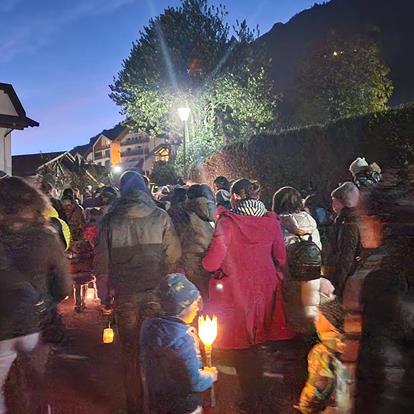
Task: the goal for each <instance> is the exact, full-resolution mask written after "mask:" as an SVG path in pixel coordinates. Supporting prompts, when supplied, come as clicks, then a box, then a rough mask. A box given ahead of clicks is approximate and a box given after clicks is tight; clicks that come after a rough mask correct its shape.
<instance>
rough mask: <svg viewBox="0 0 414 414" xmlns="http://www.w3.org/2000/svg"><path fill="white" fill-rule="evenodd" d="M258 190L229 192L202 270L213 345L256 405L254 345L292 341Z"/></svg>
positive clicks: (275, 229) (241, 183) (279, 265)
mask: <svg viewBox="0 0 414 414" xmlns="http://www.w3.org/2000/svg"><path fill="white" fill-rule="evenodd" d="M259 190H260V187H259V185H258V184H257V183H256V182H250V181H249V180H247V179H241V180H238V181H236V182H235V183H234V184H233V186H232V188H231V203H232V207H233V209H232V211H231V212H230V211H227V210H222V211H220V213H219V218H218V221H217V225H216V230H215V233H214V236H213V239H212V242H211V244H210V247H209V250H208V252H207V255H206V256H205V257H204V259H203V266H204V268H205V269H206V270H207V271H209V272H218V271H219V272H218V273H219V274H220V275H221V276H222V278H220V279H217V278H215V279H211V282H210V302H209V303H208V304H207V306H206V309H207V312H208V313H210V314H212V313H214V314H215V315H217V317H218V320H219V335H218V338H217V342H216V345H217V347H219V348H222V349H231V350H233V354H234V362H235V367H236V370H237V373H238V376H239V380H240V386H241V389H242V393H243V394H244V395H243V397H244V400H245V401H246V403H247V404H248V406H252V408H251V409H252V412H255V411H254V410H255V404H256V402H257V401H259V398H260V396H259V393H260V382H261V378H262V369H261V366H260V364H259V358H258V357H257V355H256V348H255V345H258V344H261V343H264V342H266V341H271V340H284V339H290V338H292V337H293V336H294V333H293V331H291V330H290V329H289V328H288V327H287V325H286V321H285V315H284V309H283V301H282V279H283V269H284V267H285V265H286V249H285V243H284V239H283V234H282V230H281V227H280V221H279V219H278V217H277V215H276V214H275V213H273V212H267V210H266V207H265V206H264V204H263V203H262V202H261V201H259V200H258V194H259Z"/></svg>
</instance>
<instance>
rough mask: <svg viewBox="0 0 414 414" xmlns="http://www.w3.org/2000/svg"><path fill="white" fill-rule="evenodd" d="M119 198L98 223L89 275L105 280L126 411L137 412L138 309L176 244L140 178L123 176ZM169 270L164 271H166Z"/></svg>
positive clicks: (174, 256)
mask: <svg viewBox="0 0 414 414" xmlns="http://www.w3.org/2000/svg"><path fill="white" fill-rule="evenodd" d="M120 192H121V198H120V199H119V200H118V202H117V203H116V204H115V205H114V206H113V208H112V209H111V210H110V211H109V212H108V214H106V215H105V216H104V217H103V219H102V222H101V226H100V230H99V241H98V244H97V247H96V251H95V252H96V256H95V272H96V275H97V277H98V278H99V275H100V274H108V275H109V283H110V286H111V288H112V289H113V291H114V299H115V307H114V312H115V318H116V322H117V326H118V332H119V337H120V342H121V347H122V359H123V363H124V381H125V392H126V399H127V412H128V413H134V414H135V413H137V412H140V404H141V403H142V390H141V383H140V377H139V364H138V361H139V355H138V344H139V334H138V333H139V331H140V326H141V322H142V321H141V317H140V306H141V303H142V302H143V301H144V300H145V298H146V297H147V296H148V295H149V294H151V292H153V290H154V289H155V288H156V287H157V285H158V284H159V282H160V280H161V277H162V275H165V274H166V273H167V271H168V270H171V268H173V267H174V265H175V263H176V262H177V261H178V259H179V258H180V256H181V245H180V241H179V239H178V237H177V235H176V233H175V230H174V226H173V224H172V222H171V219H170V217H169V216H168V213H167V212H165V211H163V210H161V209H160V208H158V207H156V205H155V204H154V201H153V200H152V198H151V195H150V194H149V193H148V188H147V185H146V182H145V180H144V178H143V177H142V176H141V174H139V173H137V172H135V171H126V172H125V173H124V174H123V175H122V176H121V180H120ZM168 268H170V269H168Z"/></svg>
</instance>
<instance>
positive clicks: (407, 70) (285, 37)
mask: <svg viewBox="0 0 414 414" xmlns="http://www.w3.org/2000/svg"><path fill="white" fill-rule="evenodd" d="M332 34H335V35H337V36H339V37H345V38H352V37H355V36H356V35H361V36H368V37H370V38H372V39H373V40H375V41H376V42H377V43H378V45H379V48H380V53H381V57H382V59H383V61H384V62H385V63H386V64H387V65H388V66H389V67H390V69H391V78H392V81H393V83H394V87H395V90H394V95H393V97H392V99H391V104H392V105H398V104H402V103H406V102H410V101H414V53H413V52H414V0H332V1H330V2H328V3H324V4H315V5H314V6H313V7H312V8H311V9H309V10H305V11H303V12H301V13H299V14H297V15H296V16H294V17H293V18H292V19H291V20H290V21H289V22H288V23H286V24H282V23H277V24H275V25H274V26H273V28H272V29H271V30H270V31H269V32H267V33H266V34H264V35H263V36H261V37H260V38H259V39H258V40H257V44H258V45H262V46H264V47H265V49H266V51H267V52H268V53H269V54H270V56H271V57H272V76H273V78H274V80H275V82H276V88H277V90H278V91H282V92H283V91H286V90H288V89H289V87H290V85H291V83H292V82H294V81H295V78H296V76H297V73H298V70H299V68H300V67H301V65H302V64H303V60H304V59H306V58H308V57H309V56H310V55H311V54H312V51H315V50H318V49H319V48H320V45H321V44H323V43H324V42H325V41H326V39H327V38H328V37H329V36H330V35H332Z"/></svg>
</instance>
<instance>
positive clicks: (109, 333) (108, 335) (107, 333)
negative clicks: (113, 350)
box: [102, 323, 115, 344]
mask: <svg viewBox="0 0 414 414" xmlns="http://www.w3.org/2000/svg"><path fill="white" fill-rule="evenodd" d="M114 336H115V333H114V330H113V329H112V328H111V323H109V324H108V327H107V328H105V329H104V331H103V334H102V341H103V343H104V344H112V342H114Z"/></svg>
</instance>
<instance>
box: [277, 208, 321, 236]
mask: <svg viewBox="0 0 414 414" xmlns="http://www.w3.org/2000/svg"><path fill="white" fill-rule="evenodd" d="M279 217H280V220H281V221H282V224H283V225H284V226H285V228H286V229H287V230H288V231H289V232H290V233H292V234H298V231H303V232H305V233H308V234H312V233H313V232H314V231H315V230H316V229H317V227H318V226H317V224H316V221H315V219H314V218H313V217H312V216H311V215H310V214H308V213H307V212H306V211H301V212H300V213H293V214H281V215H280V216H279ZM291 227H293V228H291Z"/></svg>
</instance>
